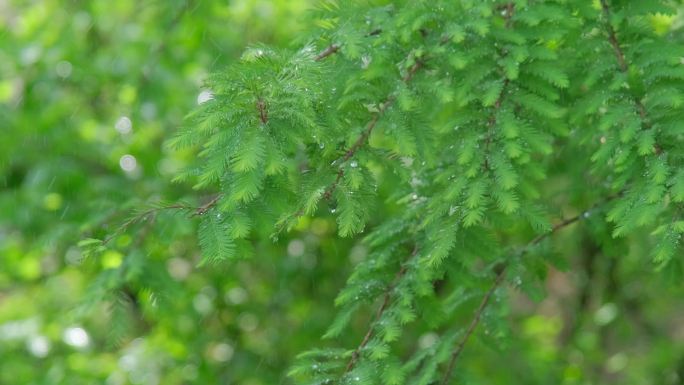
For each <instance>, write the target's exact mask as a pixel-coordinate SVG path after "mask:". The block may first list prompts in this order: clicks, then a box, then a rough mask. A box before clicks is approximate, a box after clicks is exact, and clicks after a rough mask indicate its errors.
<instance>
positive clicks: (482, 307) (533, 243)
mask: <svg viewBox="0 0 684 385" xmlns="http://www.w3.org/2000/svg"><path fill="white" fill-rule="evenodd" d="M620 196H621V194H615V195H612V196H609V197H608V198H607V199H605V200H603V201H602V202H600V203H598V204H595V205H593V206H591V208H589V209H587V210H585V211H583V212H582V213H580V214H578V215H575V216H573V217H571V218H568V219H565V220H563V221H561V222H559V223H557V224H556V225H554V226H553V227H552V228H551V231H549V232H547V233H544V234H540V235H539V236H537V237H535V238H534V239H532V240H531V241H530V242H529V243H527V245H525V246H523V248H522V249H521V250H520V252H519V255H520V256H523V255H525V254H526V253H527V252H529V251H530V249H532V247H534V246H536V245H538V244H539V243H541V242H542V241H543V240H544V239H546V238H548V237H550V236H551V235H553V234H555V233H556V232H558V231H560V230H562V229H564V228H566V227H568V226H570V225H571V224H573V223H575V222H578V221H579V220H581V219H583V218H587V217H589V214H590V213H591V212H592V211H593V210H595V209H596V208H597V207H599V206H602V205H605V204H606V203H608V202H610V201H612V200H614V199H616V198H618V197H620ZM507 267H508V265H506V264H504V265H503V266H502V267H501V269H500V270H499V272H498V274H497V276H496V279H495V280H494V283H492V285H491V286H490V287H489V289H488V290H487V292H486V293H485V296H484V297H483V298H482V301H480V305H479V306H478V307H477V310H476V311H475V316H474V317H473V319H472V320H471V321H470V325H468V329H467V330H466V332H465V335H464V336H463V338H461V341H460V342H459V343H458V345H456V348H455V349H454V351H453V352H452V353H451V358H450V359H449V364H448V365H447V370H446V372H445V373H444V376H443V377H442V381H441V384H442V385H446V384H448V383H449V380H450V379H451V375H452V372H453V371H454V367H455V366H456V362H457V361H458V358H459V357H460V355H461V353H462V352H463V349H464V348H465V345H466V343H467V342H468V340H469V339H470V337H471V336H472V334H473V333H474V332H475V329H476V328H477V325H478V324H479V322H480V318H481V317H482V314H483V313H484V311H485V309H486V308H487V304H488V303H489V301H490V299H491V296H492V294H493V293H494V291H496V289H497V288H498V287H499V286H500V285H501V283H502V282H503V278H504V276H505V272H506V268H507Z"/></svg>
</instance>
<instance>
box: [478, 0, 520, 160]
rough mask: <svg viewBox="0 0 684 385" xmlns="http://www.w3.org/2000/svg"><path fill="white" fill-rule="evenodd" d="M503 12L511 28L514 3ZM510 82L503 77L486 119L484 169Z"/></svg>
mask: <svg viewBox="0 0 684 385" xmlns="http://www.w3.org/2000/svg"><path fill="white" fill-rule="evenodd" d="M503 12H504V19H505V20H506V28H509V29H510V28H512V27H513V21H512V19H513V13H514V12H515V4H513V3H508V4H506V5H505V6H503ZM507 55H508V52H504V53H503V54H502V55H501V56H502V57H506V56H507ZM510 83H511V80H510V79H509V78H508V77H504V83H503V86H502V87H501V92H499V96H498V97H497V98H496V101H495V102H494V109H493V110H492V112H491V114H490V115H489V119H488V121H487V138H486V139H485V146H484V147H485V149H484V151H485V158H484V168H485V170H489V169H490V167H489V159H488V157H487V154H489V145H490V144H491V142H492V128H493V127H494V125H496V113H497V112H498V111H499V110H500V109H501V104H503V99H504V97H505V95H506V91H507V90H508V86H509V84H510Z"/></svg>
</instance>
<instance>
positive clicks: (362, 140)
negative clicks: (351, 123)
mask: <svg viewBox="0 0 684 385" xmlns="http://www.w3.org/2000/svg"><path fill="white" fill-rule="evenodd" d="M422 66H423V62H422V61H420V60H416V62H415V63H414V64H413V65H412V66H411V67H410V68H409V70H408V71H407V72H406V74H405V75H404V76H403V77H402V78H401V80H402V81H403V82H404V83H409V82H410V81H411V79H413V76H414V75H415V74H416V72H417V71H418V70H419V69H420V68H421V67H422ZM395 100H396V96H395V95H390V96H388V97H387V99H386V100H385V101H384V102H383V103H381V104H380V108H378V111H377V112H375V114H373V117H372V118H371V120H370V122H368V124H366V129H365V130H363V132H362V133H361V135H359V137H358V138H356V141H354V144H352V145H351V147H349V149H347V151H345V153H344V155H343V156H342V157H341V158H339V159H337V160H336V161H335V162H333V163H335V164H339V165H340V169H339V170H338V171H337V176H336V177H335V181H334V182H333V183H331V184H330V185H329V186H328V188H326V189H325V192H324V193H323V198H324V199H326V200H328V199H330V198H331V197H332V194H333V193H334V192H335V189H336V188H337V186H338V185H339V184H340V180H342V177H344V168H342V165H343V164H344V163H345V162H347V161H348V160H349V159H351V158H352V157H353V156H354V154H356V152H357V151H358V150H359V149H360V148H361V147H363V145H364V144H366V141H367V140H368V138H369V137H370V135H371V133H372V132H373V129H374V128H375V126H377V124H378V121H379V120H380V117H381V116H382V115H383V114H384V113H385V111H387V109H388V108H389V107H390V106H392V104H394V101H395Z"/></svg>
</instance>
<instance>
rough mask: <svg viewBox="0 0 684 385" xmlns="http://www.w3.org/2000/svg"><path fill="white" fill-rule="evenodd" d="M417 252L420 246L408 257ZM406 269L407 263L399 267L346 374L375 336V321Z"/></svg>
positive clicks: (386, 305) (355, 351) (383, 311)
mask: <svg viewBox="0 0 684 385" xmlns="http://www.w3.org/2000/svg"><path fill="white" fill-rule="evenodd" d="M417 254H418V246H416V247H414V248H413V251H412V252H411V256H410V257H409V258H408V260H411V259H412V258H413V257H415V256H416V255H417ZM408 260H407V262H408ZM406 270H407V268H406V265H405V264H404V265H403V266H401V268H400V269H399V271H398V272H397V274H396V275H395V277H394V280H393V281H392V283H391V284H390V285H389V286H388V287H387V289H386V290H385V294H384V296H383V300H382V304H381V305H380V307H379V308H378V310H377V311H376V313H375V318H374V319H373V322H371V324H370V326H369V327H368V331H367V332H366V334H365V335H364V336H363V340H361V343H360V344H359V346H357V347H356V349H354V352H353V353H352V356H351V359H350V360H349V362H348V363H347V366H346V367H345V369H344V373H345V374H346V373H348V372H349V371H350V370H352V369H353V368H354V365H356V363H357V362H358V360H359V356H360V355H361V350H363V348H365V347H366V345H368V342H370V339H371V337H373V333H374V332H375V322H377V321H378V320H379V319H380V318H381V317H382V315H383V314H384V313H385V310H387V308H388V307H389V304H390V301H391V299H392V291H393V290H394V288H395V287H396V286H397V284H398V283H399V281H400V280H401V277H403V276H404V275H405V274H406Z"/></svg>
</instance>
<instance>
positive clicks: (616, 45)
mask: <svg viewBox="0 0 684 385" xmlns="http://www.w3.org/2000/svg"><path fill="white" fill-rule="evenodd" d="M601 9H602V10H603V15H604V17H605V19H606V21H605V25H606V30H607V32H608V41H609V42H610V45H611V47H613V52H614V53H615V59H616V60H617V62H618V66H619V67H620V71H621V72H622V73H625V74H626V73H628V72H629V65H628V64H627V60H626V59H625V53H624V52H623V51H622V47H621V46H620V41H619V40H618V38H617V33H616V32H615V28H613V25H612V24H611V23H610V15H611V10H610V6H609V5H608V1H607V0H601ZM632 98H633V99H634V105H635V106H636V108H637V111H638V112H639V116H640V117H641V121H642V124H644V126H645V127H648V126H649V124H648V122H647V117H646V107H644V104H643V103H642V102H641V100H639V99H638V98H637V97H636V96H634V95H632ZM656 151H659V149H658V148H656Z"/></svg>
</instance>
